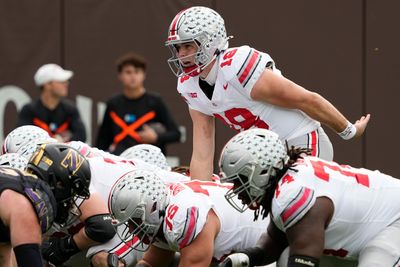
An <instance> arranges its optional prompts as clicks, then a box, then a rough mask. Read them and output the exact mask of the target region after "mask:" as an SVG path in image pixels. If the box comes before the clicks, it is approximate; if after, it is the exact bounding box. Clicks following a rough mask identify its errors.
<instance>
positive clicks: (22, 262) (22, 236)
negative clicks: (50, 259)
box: [0, 190, 43, 267]
mask: <svg viewBox="0 0 400 267" xmlns="http://www.w3.org/2000/svg"><path fill="white" fill-rule="evenodd" d="M0 206H1V207H0V215H1V219H2V221H3V223H4V224H6V225H7V226H8V227H9V228H10V237H11V245H12V247H13V249H14V254H15V257H16V260H17V264H18V266H21V267H28V266H30V267H42V266H43V263H42V257H41V254H40V249H39V245H40V243H41V239H42V237H41V236H42V235H41V232H42V231H41V229H40V225H39V222H38V217H37V215H36V212H35V211H34V210H33V207H32V204H31V202H30V201H29V200H28V199H27V198H26V197H25V196H24V195H22V194H19V193H17V192H15V191H12V190H5V191H3V193H2V194H1V199H0ZM27 226H29V227H27Z"/></svg>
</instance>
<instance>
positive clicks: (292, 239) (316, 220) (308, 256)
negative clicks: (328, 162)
mask: <svg viewBox="0 0 400 267" xmlns="http://www.w3.org/2000/svg"><path fill="white" fill-rule="evenodd" d="M333 211H334V208H333V203H332V201H331V200H330V199H328V198H326V197H319V198H317V200H316V201H315V204H314V206H313V207H312V208H311V209H310V210H309V211H308V212H307V213H306V214H305V215H304V217H303V218H302V219H300V221H298V222H297V223H296V224H294V225H293V226H291V227H290V228H288V229H287V230H286V236H287V239H288V242H289V246H290V256H289V261H288V266H303V265H295V264H296V263H299V262H305V263H307V262H312V263H313V264H315V266H317V265H318V263H319V259H320V257H321V256H322V252H323V250H324V241H325V229H326V228H327V227H328V225H329V222H330V220H331V218H332V216H333ZM291 264H292V265H291ZM304 266H306V265H304ZM310 266H314V265H310Z"/></svg>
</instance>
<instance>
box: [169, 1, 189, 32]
mask: <svg viewBox="0 0 400 267" xmlns="http://www.w3.org/2000/svg"><path fill="white" fill-rule="evenodd" d="M186 9H187V8H186ZM186 9H183V10H181V11H180V12H179V13H178V14H176V16H175V18H174V20H173V21H172V23H171V28H170V33H169V35H170V36H173V35H176V31H177V29H176V28H177V25H178V22H179V19H180V18H181V16H182V13H183V12H184V11H185V10H186ZM168 39H170V37H169V38H168Z"/></svg>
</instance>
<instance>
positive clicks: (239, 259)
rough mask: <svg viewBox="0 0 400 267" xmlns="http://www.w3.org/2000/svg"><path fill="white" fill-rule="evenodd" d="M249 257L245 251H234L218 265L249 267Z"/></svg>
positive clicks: (223, 266) (224, 266)
mask: <svg viewBox="0 0 400 267" xmlns="http://www.w3.org/2000/svg"><path fill="white" fill-rule="evenodd" d="M249 261H250V260H249V257H248V256H247V255H246V254H244V253H233V254H231V255H229V256H228V257H226V258H225V260H224V261H223V262H221V263H220V264H218V267H249V266H250V263H249Z"/></svg>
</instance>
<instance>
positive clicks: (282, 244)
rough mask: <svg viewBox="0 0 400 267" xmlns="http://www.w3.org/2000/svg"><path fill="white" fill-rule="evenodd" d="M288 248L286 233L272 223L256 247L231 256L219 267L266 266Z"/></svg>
mask: <svg viewBox="0 0 400 267" xmlns="http://www.w3.org/2000/svg"><path fill="white" fill-rule="evenodd" d="M287 246H288V243H287V240H286V236H285V233H283V232H282V231H280V230H279V229H278V228H277V227H276V226H275V224H274V223H273V222H272V221H271V222H270V223H269V225H268V229H267V232H266V233H264V234H262V235H261V237H260V239H259V240H258V242H257V245H256V247H252V248H248V249H245V250H243V251H241V252H238V253H233V254H231V255H229V256H228V257H227V258H226V259H225V260H224V261H223V262H222V263H220V264H219V265H218V266H219V267H250V266H264V265H267V264H270V263H273V262H275V261H277V260H278V258H279V256H280V255H281V254H282V252H283V250H284V249H285V248H286V247H287Z"/></svg>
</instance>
